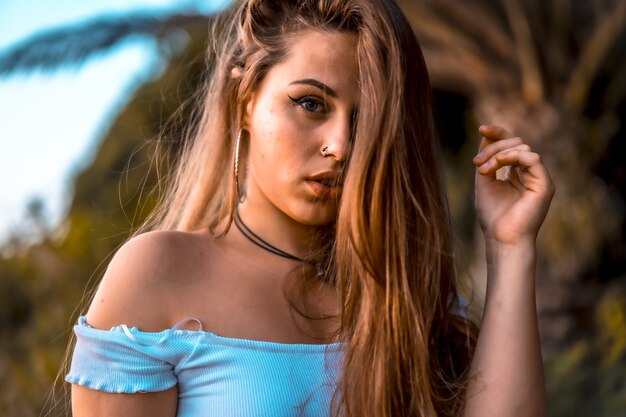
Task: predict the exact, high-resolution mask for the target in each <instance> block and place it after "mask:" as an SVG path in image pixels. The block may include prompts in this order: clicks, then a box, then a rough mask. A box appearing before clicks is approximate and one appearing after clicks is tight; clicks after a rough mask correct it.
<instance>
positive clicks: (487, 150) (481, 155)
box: [472, 137, 530, 165]
mask: <svg viewBox="0 0 626 417" xmlns="http://www.w3.org/2000/svg"><path fill="white" fill-rule="evenodd" d="M520 145H523V149H525V150H527V151H530V146H528V145H526V144H524V141H523V140H522V138H519V137H514V138H508V139H502V140H500V141H498V142H493V143H491V144H489V145H486V146H485V147H484V148H482V149H481V150H480V151H479V152H478V154H477V155H476V156H475V157H474V159H473V160H472V162H473V163H474V165H482V164H484V163H485V162H487V161H488V160H489V158H492V157H493V156H494V155H495V154H497V153H498V152H501V151H503V150H505V149H511V148H513V147H517V146H520Z"/></svg>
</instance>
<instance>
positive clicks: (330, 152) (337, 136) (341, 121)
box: [322, 114, 353, 162]
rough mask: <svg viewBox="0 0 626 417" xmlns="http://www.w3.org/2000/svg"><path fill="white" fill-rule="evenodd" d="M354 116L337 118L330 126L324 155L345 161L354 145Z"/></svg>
mask: <svg viewBox="0 0 626 417" xmlns="http://www.w3.org/2000/svg"><path fill="white" fill-rule="evenodd" d="M352 129H353V115H352V114H349V115H347V116H341V117H337V118H336V120H334V121H332V122H331V124H330V125H329V130H328V132H327V136H326V137H325V141H324V143H323V145H322V149H324V148H325V149H324V151H323V152H322V155H324V156H325V157H329V156H332V157H333V158H334V159H335V160H337V161H340V162H342V161H345V160H346V159H347V158H348V155H349V153H350V146H351V144H352Z"/></svg>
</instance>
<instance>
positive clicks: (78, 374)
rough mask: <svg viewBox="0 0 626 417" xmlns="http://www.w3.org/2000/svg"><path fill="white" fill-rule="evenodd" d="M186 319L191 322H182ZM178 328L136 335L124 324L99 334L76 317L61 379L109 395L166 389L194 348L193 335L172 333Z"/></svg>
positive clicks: (99, 331) (189, 332) (194, 334)
mask: <svg viewBox="0 0 626 417" xmlns="http://www.w3.org/2000/svg"><path fill="white" fill-rule="evenodd" d="M189 320H195V319H188V320H185V321H184V322H186V321H189ZM182 324H183V322H181V323H179V324H177V325H176V326H174V327H173V328H171V329H167V330H163V331H161V332H142V331H140V330H138V329H137V328H136V327H133V328H130V329H129V328H128V327H127V326H126V325H120V326H116V327H113V328H112V329H111V330H101V329H95V328H93V327H91V326H89V325H88V324H87V320H86V318H85V316H81V317H80V318H79V319H78V324H76V325H75V326H74V333H75V334H76V339H77V340H76V345H75V347H74V354H73V356H72V364H71V368H70V371H69V373H68V374H67V376H66V377H65V380H66V381H67V382H70V383H72V384H78V385H82V386H85V387H87V388H91V389H95V390H100V391H105V392H114V393H136V392H155V391H164V390H166V389H168V388H171V387H173V386H174V385H176V383H177V374H178V372H179V370H180V368H181V367H182V366H183V365H184V363H185V361H186V360H187V359H188V358H189V356H190V355H191V354H192V353H193V351H194V348H195V346H196V343H197V341H196V340H197V337H196V334H197V332H192V331H182V330H177V327H178V326H179V325H182Z"/></svg>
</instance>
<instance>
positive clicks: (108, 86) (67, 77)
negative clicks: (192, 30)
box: [0, 0, 228, 242]
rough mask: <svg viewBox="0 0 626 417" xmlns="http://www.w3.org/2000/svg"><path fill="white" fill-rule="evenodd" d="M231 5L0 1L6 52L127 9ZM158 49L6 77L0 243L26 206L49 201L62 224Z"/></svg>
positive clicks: (1, 94) (196, 0) (139, 45)
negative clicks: (81, 176) (80, 180)
mask: <svg viewBox="0 0 626 417" xmlns="http://www.w3.org/2000/svg"><path fill="white" fill-rule="evenodd" d="M226 3H228V0H89V1H85V0H59V1H54V2H42V1H38V0H20V1H0V28H1V29H0V53H2V51H3V50H4V49H5V48H7V46H9V45H11V44H13V43H15V42H17V41H19V40H21V39H24V38H26V37H28V36H29V35H31V34H33V33H36V32H38V31H41V30H43V29H48V28H52V27H57V26H62V25H65V24H73V23H77V22H80V21H82V20H86V19H89V18H93V17H96V16H99V15H102V14H116V13H124V12H127V11H129V10H141V9H143V10H145V9H148V10H151V11H154V12H164V13H165V12H168V11H172V10H177V11H186V10H199V11H202V12H210V11H211V10H213V9H215V8H219V7H222V6H223V5H224V4H226ZM161 64H162V63H161V62H160V61H159V57H158V55H157V53H156V48H155V45H154V44H153V43H152V42H151V41H149V40H147V39H144V40H141V39H136V40H133V41H129V42H125V43H124V44H122V45H120V46H119V47H117V48H115V49H113V50H111V51H110V52H108V53H106V54H103V55H100V56H98V57H96V58H93V59H91V60H89V61H87V62H86V63H85V64H82V65H81V66H80V67H74V68H63V69H60V70H56V71H54V72H50V73H38V72H34V73H30V74H26V75H21V74H20V75H12V76H10V77H2V78H0V242H2V241H3V240H4V239H5V238H6V237H7V236H8V234H9V233H10V232H11V231H14V232H18V231H19V230H20V229H21V227H22V226H21V224H22V223H23V219H24V213H25V208H26V204H27V202H28V201H29V200H31V199H32V198H34V197H38V198H41V199H43V201H44V203H45V214H46V217H47V218H48V220H49V221H50V223H51V224H52V225H54V224H57V223H58V222H59V220H60V219H61V218H62V217H63V214H64V212H65V209H66V207H67V204H68V203H69V200H70V198H71V180H72V178H73V176H74V175H75V174H76V173H77V172H78V171H80V169H81V168H83V167H85V166H86V165H88V164H89V163H90V162H91V158H92V156H93V155H92V153H93V151H94V150H95V146H96V145H97V144H98V143H99V141H100V139H101V136H100V135H102V134H103V132H105V131H106V128H107V126H108V124H109V123H110V121H111V120H112V118H113V117H114V116H115V115H116V113H117V112H118V111H119V110H120V108H121V107H122V106H123V105H124V104H125V103H126V101H127V99H128V98H129V97H130V96H131V95H132V92H133V91H134V90H135V89H136V88H138V87H139V86H140V85H141V83H142V81H143V80H145V79H146V78H149V77H153V76H155V75H156V74H158V71H159V69H160V68H161V67H162V66H161Z"/></svg>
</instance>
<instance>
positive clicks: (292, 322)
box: [66, 0, 554, 416]
mask: <svg viewBox="0 0 626 417" xmlns="http://www.w3.org/2000/svg"><path fill="white" fill-rule="evenodd" d="M224 16H225V19H226V20H225V21H230V22H231V25H230V26H229V30H227V34H228V36H227V38H226V40H225V41H224V43H223V45H224V48H223V51H221V53H220V54H219V57H218V60H217V65H216V68H215V70H214V74H213V77H212V79H211V83H210V84H209V85H208V88H207V91H206V99H205V101H204V103H205V104H204V107H203V113H202V118H201V121H200V123H199V125H198V126H197V128H196V129H192V130H194V132H195V134H194V135H193V137H192V138H191V140H189V141H188V142H187V147H186V148H185V150H184V152H183V154H182V156H181V158H180V163H179V167H178V170H177V172H176V174H175V177H174V179H173V181H172V183H171V187H170V190H169V193H168V195H167V196H166V198H165V199H164V201H163V203H162V205H161V207H160V209H159V210H158V211H157V212H155V214H154V215H153V217H152V219H151V220H150V221H149V222H148V223H147V225H146V227H145V228H144V229H143V231H148V230H152V231H150V232H148V233H142V234H138V235H136V236H135V237H134V238H133V239H131V240H130V241H128V242H127V243H126V244H125V245H124V246H123V247H122V248H121V249H120V250H119V251H118V252H117V254H116V256H115V257H114V259H113V260H112V262H111V264H110V265H109V267H108V269H107V272H106V273H105V276H104V278H103V280H102V282H101V284H100V286H99V289H98V291H97V293H96V295H95V297H94V299H93V302H92V304H91V307H90V308H89V311H88V312H87V313H86V315H85V316H81V318H80V320H79V323H78V325H77V326H75V332H76V334H77V336H78V338H77V345H76V347H75V350H74V356H73V361H72V369H71V371H70V373H69V374H68V376H67V378H66V379H67V380H68V381H69V382H72V383H73V386H72V397H73V399H72V401H73V411H74V415H75V416H87V415H89V416H100V415H102V416H104V415H113V414H114V413H116V414H120V413H121V414H122V415H133V416H142V415H146V416H174V415H178V416H195V415H216V416H251V415H268V416H281V415H285V416H291V415H305V416H325V415H330V414H335V415H345V416H370V415H373V416H400V415H402V416H418V415H419V416H436V415H468V416H470V415H481V416H485V415H489V416H491V415H497V416H513V415H516V416H518V415H519V416H531V415H532V416H538V415H543V414H545V394H544V382H543V371H542V365H541V354H540V347H539V341H538V335H537V318H536V309H535V301H534V300H535V297H534V270H535V265H534V263H535V239H536V235H537V232H538V230H539V227H540V225H541V223H542V222H543V219H544V218H545V215H546V212H547V209H548V206H549V204H550V200H551V198H552V195H553V193H554V186H553V184H552V181H551V179H550V177H549V174H548V172H547V171H546V169H545V167H544V166H543V164H542V162H541V158H540V157H539V156H538V155H537V154H536V153H534V152H532V151H531V150H530V148H529V147H528V145H526V144H524V143H523V142H522V140H521V139H520V138H516V137H512V135H510V134H509V133H508V132H506V131H505V130H504V129H502V128H500V127H497V126H483V127H481V129H480V133H481V134H482V136H483V139H482V142H481V143H480V146H479V153H478V155H477V156H476V157H475V158H474V160H473V163H474V164H475V165H476V166H477V167H478V168H477V171H476V203H477V209H478V215H479V219H480V224H481V227H482V230H483V232H484V234H485V238H486V243H487V261H488V273H489V276H488V282H489V284H488V290H487V298H486V304H485V311H484V315H483V321H482V325H481V330H480V333H479V334H478V337H477V339H476V334H475V333H476V332H475V330H474V328H473V327H472V325H471V323H470V322H469V321H468V320H467V319H466V318H465V316H464V314H463V310H462V308H461V305H460V304H459V301H458V300H459V299H458V296H457V291H456V283H455V276H454V267H453V258H452V253H451V232H450V223H449V214H448V208H447V202H446V198H445V189H444V185H443V180H442V175H441V167H440V166H439V161H438V147H437V138H436V133H435V129H434V123H433V115H432V97H431V91H430V86H429V82H428V75H427V72H426V68H425V65H424V62H423V58H422V54H421V51H420V49H419V46H418V44H417V42H416V40H415V37H414V35H413V33H412V31H411V29H410V26H409V24H408V22H407V21H406V18H405V17H404V16H403V14H402V13H401V11H400V10H399V8H398V7H397V5H396V4H395V2H394V1H393V0H386V1H378V0H368V1H365V0H354V1H346V0H299V1H287V0H285V1H278V0H274V1H269V0H249V1H246V2H244V3H243V4H241V5H240V6H238V7H236V8H233V9H231V10H229V11H227V12H226V13H225V15H224ZM500 168H504V169H505V171H506V177H507V178H506V180H504V181H501V180H498V179H496V170H498V169H500ZM233 223H234V226H235V227H232V226H233ZM470 364H471V366H470Z"/></svg>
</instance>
